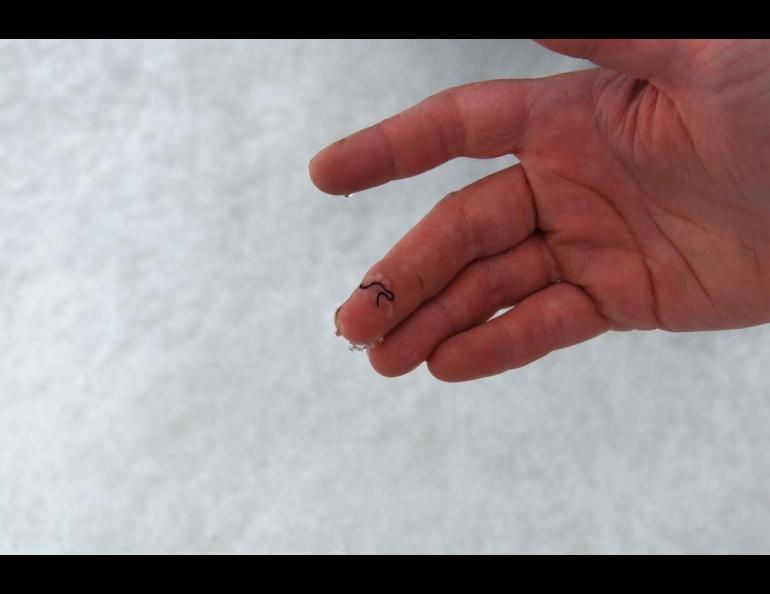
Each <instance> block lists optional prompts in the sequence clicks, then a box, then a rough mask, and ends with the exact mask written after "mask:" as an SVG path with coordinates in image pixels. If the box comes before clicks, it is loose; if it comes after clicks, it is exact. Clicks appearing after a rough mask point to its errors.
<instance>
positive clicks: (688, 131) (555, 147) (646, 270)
mask: <svg viewBox="0 0 770 594" xmlns="http://www.w3.org/2000/svg"><path fill="white" fill-rule="evenodd" d="M560 79H561V80H559V81H558V82H555V84H557V85H560V86H561V85H563V86H564V91H563V92H560V93H557V94H556V96H557V99H556V100H555V101H554V104H551V103H550V102H547V101H546V104H545V105H543V106H542V109H543V110H544V111H545V112H546V113H555V114H557V115H556V116H555V117H553V118H552V121H551V123H550V126H548V125H547V124H543V126H542V128H538V129H540V130H542V135H541V136H540V138H538V139H535V140H533V142H532V143H531V144H530V146H529V147H528V148H527V149H526V150H525V151H524V153H523V154H522V155H521V158H522V164H523V167H524V169H525V171H526V173H527V177H528V179H529V182H530V184H531V187H532V191H533V196H534V199H535V202H536V210H537V213H538V222H539V227H540V229H541V230H543V232H544V233H545V239H546V243H547V244H548V246H549V248H550V249H551V252H552V253H553V256H554V258H555V260H556V262H557V264H558V267H559V270H560V271H561V274H562V276H563V278H564V279H565V280H567V281H569V282H571V283H574V284H575V285H578V286H580V287H582V288H583V289H584V290H585V291H586V292H587V293H588V294H589V295H590V296H591V297H592V298H593V299H594V301H595V302H596V304H597V306H598V308H599V310H600V312H601V313H602V314H603V315H604V316H605V317H607V318H608V320H609V321H610V322H611V325H612V327H613V328H614V329H649V328H663V329H667V330H704V329H718V328H734V327H740V326H749V325H755V324H759V323H763V322H766V321H769V320H770V282H768V270H767V269H766V268H765V265H764V262H765V261H766V257H767V256H768V254H770V197H768V199H766V200H765V201H764V203H763V201H762V197H761V196H752V195H751V194H752V188H754V193H755V194H756V189H757V188H768V187H770V185H769V184H768V180H767V177H765V179H764V180H762V179H760V178H761V175H762V174H763V173H765V172H763V171H761V168H760V167H757V168H756V170H754V171H752V170H751V169H750V168H748V167H746V165H748V164H749V163H750V162H751V160H752V159H757V157H758V155H757V154H756V152H758V151H761V147H760V146H756V145H757V143H756V142H753V143H749V142H741V143H736V144H735V145H734V146H732V147H729V146H726V144H727V143H728V142H729V141H730V140H732V139H736V138H737V137H738V136H739V134H740V131H739V130H737V129H735V127H734V122H731V121H730V120H729V119H728V120H727V121H720V117H719V115H718V114H717V113H715V111H716V110H714V111H711V112H710V110H709V108H708V106H701V109H700V110H693V111H691V112H688V113H686V116H683V114H682V108H681V107H680V106H678V105H677V103H676V102H675V100H672V99H671V98H670V97H669V96H667V95H666V94H665V93H664V92H663V91H661V90H660V89H658V88H657V87H655V86H653V85H651V84H646V83H644V82H642V81H639V80H637V79H634V78H632V77H628V76H625V75H622V74H617V73H613V72H609V71H605V70H596V71H592V72H589V73H580V74H577V75H568V76H567V77H560ZM684 117H687V120H685V119H684ZM731 128H732V129H731ZM752 145H754V146H752ZM720 155H724V156H729V158H730V159H731V160H732V163H730V162H728V161H727V160H722V159H720ZM765 162H767V161H766V160H765ZM733 163H735V164H736V165H735V166H733ZM731 166H732V167H733V172H731V171H730V167H731ZM734 171H738V172H742V173H734ZM739 175H743V177H744V180H743V181H744V183H736V178H738V177H739Z"/></svg>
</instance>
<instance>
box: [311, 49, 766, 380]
mask: <svg viewBox="0 0 770 594" xmlns="http://www.w3.org/2000/svg"><path fill="white" fill-rule="evenodd" d="M542 43H543V44H544V45H546V46H547V47H549V48H551V49H554V50H556V51H560V52H563V53H566V54H569V55H573V56H578V57H587V58H589V59H591V60H592V61H594V62H595V63H597V64H599V65H600V66H602V67H600V68H595V69H592V70H586V71H581V72H576V73H570V74H564V75H560V76H555V77H549V78H544V79H535V80H502V81H489V82H483V83H476V84H472V85H466V86H463V87H457V88H454V89H450V90H448V91H444V92H443V93H439V94H437V95H434V96H433V97H430V98H429V99H427V100H426V101H424V102H422V103H421V104H419V105H417V106H415V107H414V108H412V109H410V110H407V111H406V112H404V113H402V114H400V115H398V116H395V117H394V118H390V119H389V120H386V121H384V122H381V123H380V124H378V125H376V126H373V127H371V128H368V129H366V130H363V131H361V132H358V133H356V134H354V135H352V136H350V137H348V138H346V139H344V140H342V141H339V142H337V143H335V144H333V145H331V146H330V147H327V148H326V149H324V151H321V153H319V154H318V155H317V156H316V157H315V158H314V159H313V161H312V162H311V165H310V173H311V177H312V179H313V181H314V183H315V184H316V185H317V186H318V187H319V188H320V189H321V190H324V191H326V192H328V193H332V194H343V193H350V192H357V191H359V190H362V189H365V188H368V187H373V186H376V185H380V184H382V183H386V182H388V181H390V180H393V179H398V178H403V177H408V176H411V175H415V174H418V173H420V172H422V171H425V170H427V169H430V168H432V167H435V166H437V165H439V164H440V163H442V162H444V161H446V160H448V159H450V158H453V157H456V156H471V157H496V156H500V155H504V154H514V155H516V156H517V157H518V158H519V159H520V164H519V165H516V166H514V167H511V168H509V169H505V170H503V171H501V172H498V173H495V174H493V175H492V176H489V177H487V178H484V179H482V180H479V181H478V182H476V183H474V184H472V185H470V186H468V187H467V188H464V189H462V190H461V191H459V192H456V193H452V194H450V195H449V196H447V197H445V198H444V199H443V200H441V201H440V202H439V203H438V204H437V205H436V206H435V207H434V208H433V209H432V210H431V212H430V213H428V215H427V216H426V217H425V218H424V219H423V220H422V221H421V222H420V223H419V224H418V225H417V226H416V227H415V228H413V229H412V230H411V231H410V232H409V233H408V234H407V235H406V236H405V237H404V238H403V239H402V240H401V241H400V242H399V243H398V244H397V245H396V246H394V247H393V249H391V250H390V251H389V252H388V254H386V255H385V257H384V258H383V259H382V260H380V261H379V262H377V263H376V264H375V265H374V266H372V268H371V269H370V270H369V271H368V272H367V273H366V274H365V275H364V277H363V279H362V283H369V282H372V281H380V282H383V284H385V285H386V286H387V287H388V288H389V290H391V291H393V293H394V294H395V296H396V298H395V299H394V300H393V302H392V303H391V302H389V301H388V302H387V303H386V302H384V301H382V302H381V303H380V304H379V305H375V303H374V297H375V295H374V294H373V293H371V289H368V290H364V289H358V288H355V289H354V290H353V293H352V294H351V297H350V298H349V299H348V300H347V301H346V302H345V303H344V304H343V306H342V307H341V309H340V310H338V313H337V314H336V315H335V320H336V322H337V328H338V332H339V333H340V334H342V335H343V336H344V337H345V338H347V339H348V340H350V341H351V342H354V343H359V344H365V343H370V342H372V341H377V340H378V339H379V340H381V342H379V344H377V346H376V347H375V348H371V349H369V358H370V361H371V363H372V365H373V366H374V368H375V369H376V370H377V371H379V372H380V373H382V374H384V375H387V376H395V375H400V374H403V373H406V372H408V371H410V370H411V369H414V368H415V367H416V366H418V365H419V364H420V363H422V362H423V361H426V360H427V362H428V367H429V369H430V371H431V372H432V373H433V374H434V375H435V376H436V377H438V378H439V379H443V380H447V381H461V380H468V379H474V378H478V377H483V376H488V375H493V374H496V373H500V372H502V371H505V370H508V369H512V368H516V367H520V366H522V365H525V364H527V363H529V362H531V361H533V360H535V359H537V358H539V357H541V356H544V355H546V354H547V353H549V352H551V351H553V350H554V349H557V348H562V347H565V346H569V345H572V344H575V343H578V342H581V341H584V340H587V339H589V338H592V337H594V336H597V335H599V334H601V333H603V332H605V331H607V330H630V329H654V328H660V329H664V330H669V331H692V330H713V329H726V328H739V327H746V326H752V325H757V324H762V323H765V322H768V321H770V42H767V41H666V40H655V41H633V40H620V41H589V40H569V41H560V40H552V41H543V42H542ZM357 199H360V198H357ZM514 304H515V305H516V307H514V308H513V309H511V310H510V311H508V312H506V313H504V314H503V315H501V316H499V317H495V318H493V319H490V318H491V317H492V316H493V315H494V314H495V313H496V312H497V311H499V310H500V309H503V308H506V307H509V306H512V305H514Z"/></svg>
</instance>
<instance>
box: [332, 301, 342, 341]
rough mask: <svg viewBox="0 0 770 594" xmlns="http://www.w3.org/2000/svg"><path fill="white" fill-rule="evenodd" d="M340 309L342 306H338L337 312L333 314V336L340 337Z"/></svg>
mask: <svg viewBox="0 0 770 594" xmlns="http://www.w3.org/2000/svg"><path fill="white" fill-rule="evenodd" d="M343 305H344V304H343ZM341 309H342V305H340V306H339V307H338V308H337V311H335V312H334V336H342V332H340V321H339V317H340V310H341Z"/></svg>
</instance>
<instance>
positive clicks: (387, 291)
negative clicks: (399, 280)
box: [358, 282, 396, 307]
mask: <svg viewBox="0 0 770 594" xmlns="http://www.w3.org/2000/svg"><path fill="white" fill-rule="evenodd" d="M373 285H379V286H381V287H382V291H380V292H379V293H377V299H376V300H375V301H376V303H377V307H379V306H380V297H385V299H387V300H388V301H393V300H394V299H395V298H396V296H395V295H394V294H393V291H391V290H390V289H388V287H386V286H385V285H383V284H382V283H378V282H373V283H369V284H368V285H358V288H359V289H368V288H369V287H371V286H373Z"/></svg>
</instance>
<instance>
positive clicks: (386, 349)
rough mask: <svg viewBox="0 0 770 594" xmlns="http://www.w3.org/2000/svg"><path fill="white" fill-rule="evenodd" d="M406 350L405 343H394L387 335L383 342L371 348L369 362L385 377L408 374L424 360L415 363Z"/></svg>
mask: <svg viewBox="0 0 770 594" xmlns="http://www.w3.org/2000/svg"><path fill="white" fill-rule="evenodd" d="M397 342H398V341H397ZM399 347H401V348H399ZM405 351H406V349H404V348H403V344H394V343H393V341H392V340H391V341H389V338H388V337H386V338H385V340H384V341H383V342H382V343H380V344H378V345H376V346H375V347H374V348H372V349H370V350H369V352H368V355H369V363H370V364H371V366H372V367H373V368H374V370H375V371H376V372H377V373H379V374H380V375H382V376H384V377H399V376H401V375H406V374H407V373H409V372H410V371H413V370H415V369H416V368H417V367H419V366H420V364H421V363H422V361H421V360H418V361H417V362H416V363H415V362H414V361H413V357H410V353H408V352H406V353H405Z"/></svg>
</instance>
